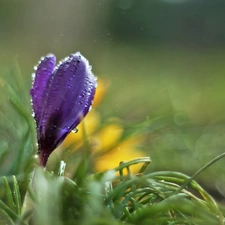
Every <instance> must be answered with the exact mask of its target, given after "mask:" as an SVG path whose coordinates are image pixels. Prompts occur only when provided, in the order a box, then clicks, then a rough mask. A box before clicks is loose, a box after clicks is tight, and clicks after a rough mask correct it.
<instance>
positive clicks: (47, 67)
mask: <svg viewBox="0 0 225 225" xmlns="http://www.w3.org/2000/svg"><path fill="white" fill-rule="evenodd" d="M55 62H56V58H55V56H54V55H52V54H49V55H47V56H46V57H44V58H42V59H41V61H40V62H39V64H38V66H37V69H36V72H35V74H33V76H34V77H33V78H34V80H33V86H32V89H31V90H30V94H31V96H32V104H33V110H34V116H35V119H36V120H37V123H40V118H41V116H42V111H43V102H44V95H45V92H46V86H47V82H48V80H49V78H50V76H51V74H52V72H53V71H54V67H55Z"/></svg>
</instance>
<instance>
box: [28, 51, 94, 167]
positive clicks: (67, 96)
mask: <svg viewBox="0 0 225 225" xmlns="http://www.w3.org/2000/svg"><path fill="white" fill-rule="evenodd" d="M96 85H97V82H96V78H95V76H94V75H93V73H92V72H91V67H90V65H89V63H88V61H87V60H86V59H85V58H84V57H83V56H82V55H81V54H80V53H79V52H78V53H76V54H72V55H70V56H69V57H67V58H65V59H64V60H63V61H62V62H61V63H60V64H59V65H58V66H56V68H55V69H54V71H53V73H52V74H51V75H50V78H49V79H48V81H47V85H46V88H45V93H44V96H43V98H42V115H41V119H40V120H36V123H37V135H38V146H39V152H40V158H41V163H42V165H43V166H45V164H46V162H47V159H48V157H49V155H50V154H51V152H52V151H53V150H54V149H55V148H56V147H57V146H58V145H59V144H60V143H61V142H62V141H63V140H64V139H65V137H66V136H67V135H68V134H69V133H70V132H71V131H72V130H73V129H74V128H75V127H76V126H77V125H78V124H79V123H80V121H81V120H82V119H83V117H84V116H85V115H86V114H87V113H88V111H89V110H90V107H91V105H92V101H93V98H94V94H95V89H96ZM32 97H33V96H32ZM33 103H34V102H33ZM34 108H35V107H34Z"/></svg>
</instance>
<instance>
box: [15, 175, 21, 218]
mask: <svg viewBox="0 0 225 225" xmlns="http://www.w3.org/2000/svg"><path fill="white" fill-rule="evenodd" d="M13 195H14V199H15V206H16V211H17V214H18V215H21V195H20V190H19V185H18V182H17V180H16V177H15V176H13Z"/></svg>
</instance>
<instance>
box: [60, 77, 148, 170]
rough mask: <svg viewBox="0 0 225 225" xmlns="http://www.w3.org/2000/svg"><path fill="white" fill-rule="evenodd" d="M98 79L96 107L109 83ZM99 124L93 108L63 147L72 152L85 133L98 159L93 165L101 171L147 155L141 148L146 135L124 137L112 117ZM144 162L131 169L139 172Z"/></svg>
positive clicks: (117, 120)
mask: <svg viewBox="0 0 225 225" xmlns="http://www.w3.org/2000/svg"><path fill="white" fill-rule="evenodd" d="M98 83H99V84H98V88H97V92H96V95H95V99H94V107H95V106H96V105H97V104H98V103H99V102H100V100H101V99H102V97H103V95H104V94H105V92H106V85H105V84H106V83H105V82H104V81H102V80H99V81H98ZM100 124H101V118H100V115H99V113H98V112H97V111H96V110H95V109H92V111H91V112H89V113H88V115H87V116H86V117H85V119H84V120H83V121H82V122H81V123H80V125H79V126H78V132H77V133H70V134H69V135H68V137H67V138H66V140H65V141H64V142H63V144H62V148H63V149H65V148H68V149H69V150H70V152H71V153H73V152H75V151H77V150H78V149H79V148H80V147H82V146H83V144H84V139H85V138H84V137H87V140H88V142H89V145H90V146H89V147H90V152H91V154H92V156H93V157H94V159H95V160H94V169H95V171H98V172H101V171H105V170H110V169H114V168H116V167H118V166H119V164H120V162H122V161H129V160H131V159H134V158H137V157H143V156H146V155H145V153H144V152H143V151H140V150H139V149H138V147H139V146H140V145H141V143H143V139H144V138H143V136H129V137H126V139H124V128H123V126H122V123H121V121H120V120H119V119H115V118H114V119H110V120H109V122H108V123H106V124H105V125H104V126H102V127H100V126H99V125H100ZM141 166H142V165H139V164H136V165H133V166H132V167H130V171H131V172H132V173H137V172H138V171H139V169H140V168H141ZM124 174H126V172H125V173H124Z"/></svg>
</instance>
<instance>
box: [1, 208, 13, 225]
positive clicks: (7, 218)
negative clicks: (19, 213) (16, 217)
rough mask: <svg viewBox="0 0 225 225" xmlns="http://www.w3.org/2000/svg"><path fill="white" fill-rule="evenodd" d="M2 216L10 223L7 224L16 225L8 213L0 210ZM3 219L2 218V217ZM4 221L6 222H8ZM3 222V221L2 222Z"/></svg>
mask: <svg viewBox="0 0 225 225" xmlns="http://www.w3.org/2000/svg"><path fill="white" fill-rule="evenodd" d="M0 214H1V215H2V216H3V218H4V219H5V220H6V221H7V222H8V223H7V224H9V225H15V223H14V222H13V220H12V218H11V217H10V216H9V215H8V213H6V211H4V210H2V209H0ZM1 218H2V217H1ZM6 221H4V222H6ZM0 222H2V221H0Z"/></svg>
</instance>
